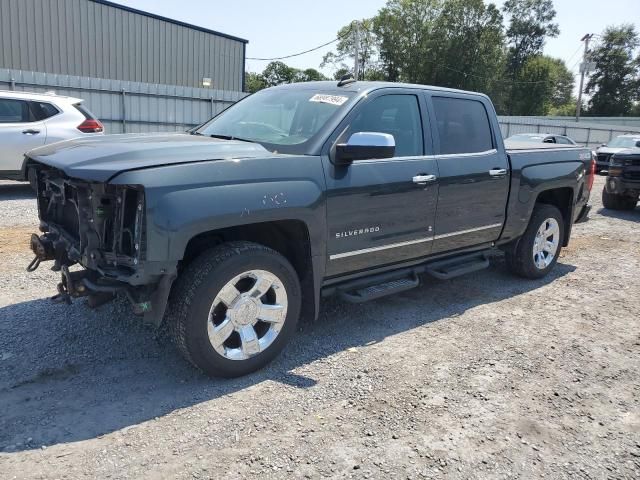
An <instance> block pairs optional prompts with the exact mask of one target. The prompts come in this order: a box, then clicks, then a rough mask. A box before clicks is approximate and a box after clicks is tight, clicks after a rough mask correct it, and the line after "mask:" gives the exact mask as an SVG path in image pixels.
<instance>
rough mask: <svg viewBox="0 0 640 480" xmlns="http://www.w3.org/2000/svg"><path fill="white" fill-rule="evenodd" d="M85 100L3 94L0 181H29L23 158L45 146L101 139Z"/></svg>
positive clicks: (0, 97)
mask: <svg viewBox="0 0 640 480" xmlns="http://www.w3.org/2000/svg"><path fill="white" fill-rule="evenodd" d="M82 102H83V100H82V99H79V98H71V97H62V96H59V95H55V94H39V93H29V92H17V91H4V90H0V178H8V179H11V180H26V178H25V171H24V154H25V153H26V152H28V151H29V150H31V149H33V148H36V147H40V146H42V145H45V144H48V143H53V142H59V141H61V140H69V139H72V138H76V137H81V136H89V135H102V134H103V132H104V127H103V126H102V123H100V122H99V121H98V120H97V119H96V118H95V117H94V116H93V114H92V113H91V112H89V111H88V110H87V109H86V108H84V107H83V106H82Z"/></svg>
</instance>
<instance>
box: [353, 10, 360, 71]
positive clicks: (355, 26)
mask: <svg viewBox="0 0 640 480" xmlns="http://www.w3.org/2000/svg"><path fill="white" fill-rule="evenodd" d="M352 28H353V45H354V52H353V58H354V63H353V77H354V78H355V79H356V80H358V77H359V75H360V29H359V25H358V21H357V20H354V22H353V24H352Z"/></svg>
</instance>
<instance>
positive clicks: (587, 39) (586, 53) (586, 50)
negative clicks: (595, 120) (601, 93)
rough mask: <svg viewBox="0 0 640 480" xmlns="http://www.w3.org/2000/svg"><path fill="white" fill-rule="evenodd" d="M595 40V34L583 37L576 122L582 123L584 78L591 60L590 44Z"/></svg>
mask: <svg viewBox="0 0 640 480" xmlns="http://www.w3.org/2000/svg"><path fill="white" fill-rule="evenodd" d="M592 38H593V33H587V34H586V35H585V36H584V37H582V40H580V41H581V42H584V55H583V56H582V64H581V65H580V90H578V103H577V105H576V122H579V121H580V111H581V110H582V90H583V89H584V76H585V75H586V73H587V69H588V63H589V62H588V60H589V42H590V41H591V39H592Z"/></svg>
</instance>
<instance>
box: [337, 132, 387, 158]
mask: <svg viewBox="0 0 640 480" xmlns="http://www.w3.org/2000/svg"><path fill="white" fill-rule="evenodd" d="M395 153H396V141H395V139H394V138H393V135H389V134H388V133H377V132H357V133H354V134H353V135H351V137H350V138H349V141H347V143H339V144H338V145H336V154H335V158H334V162H333V163H335V164H336V165H350V164H351V163H353V161H355V160H371V159H378V158H392V157H393V156H394V155H395Z"/></svg>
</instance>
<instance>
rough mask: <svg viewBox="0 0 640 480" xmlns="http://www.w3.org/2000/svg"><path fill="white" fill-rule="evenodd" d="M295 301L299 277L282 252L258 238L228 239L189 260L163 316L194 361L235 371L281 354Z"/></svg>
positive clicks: (228, 373)
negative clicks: (253, 240)
mask: <svg viewBox="0 0 640 480" xmlns="http://www.w3.org/2000/svg"><path fill="white" fill-rule="evenodd" d="M300 305H301V289H300V282H299V280H298V276H297V274H296V271H295V270H294V269H293V267H292V266H291V264H290V263H289V262H288V261H287V259H286V258H284V257H283V256H282V255H280V254H279V253H277V252H276V251H274V250H272V249H270V248H267V247H265V246H262V245H258V244H255V243H250V242H230V243H226V244H223V245H220V246H218V247H216V248H213V249H211V250H208V251H206V252H204V253H202V254H201V255H200V256H198V257H197V258H195V259H194V260H193V261H192V262H191V263H190V264H189V266H188V267H187V268H186V269H185V271H184V272H183V273H182V274H181V275H180V277H179V278H178V280H177V281H176V284H175V285H174V288H173V289H172V291H171V295H170V297H169V305H168V309H167V315H166V317H165V321H166V322H167V327H168V330H169V332H170V335H171V338H172V340H173V342H174V343H175V345H176V346H177V347H178V350H179V351H180V353H182V355H183V356H184V357H185V358H186V359H187V360H188V361H189V362H191V363H192V364H193V365H194V366H195V367H197V368H198V369H200V370H201V371H203V372H204V373H205V374H207V375H210V376H219V377H227V378H230V377H239V376H242V375H246V374H248V373H251V372H253V371H255V370H258V369H260V368H262V367H264V366H265V365H266V364H267V363H269V362H270V361H271V360H273V359H274V358H275V357H276V356H277V355H278V354H279V353H280V351H281V350H282V349H283V348H284V346H285V345H286V343H287V341H288V340H289V338H290V337H291V335H292V334H293V332H294V331H295V329H296V324H297V321H298V317H299V316H300Z"/></svg>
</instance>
